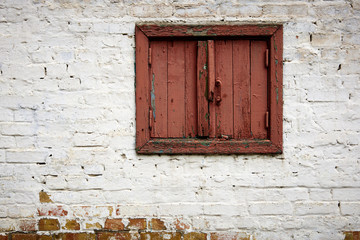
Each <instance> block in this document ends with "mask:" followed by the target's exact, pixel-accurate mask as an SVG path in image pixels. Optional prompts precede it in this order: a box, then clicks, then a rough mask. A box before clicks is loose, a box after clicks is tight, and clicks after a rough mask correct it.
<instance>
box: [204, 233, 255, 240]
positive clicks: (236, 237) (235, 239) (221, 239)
mask: <svg viewBox="0 0 360 240" xmlns="http://www.w3.org/2000/svg"><path fill="white" fill-rule="evenodd" d="M250 239H252V238H251V236H249V235H247V234H246V233H234V232H225V233H221V232H219V233H211V235H210V240H250Z"/></svg>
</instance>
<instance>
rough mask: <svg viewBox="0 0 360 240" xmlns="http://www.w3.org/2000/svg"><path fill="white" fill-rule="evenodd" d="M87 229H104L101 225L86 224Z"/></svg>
mask: <svg viewBox="0 0 360 240" xmlns="http://www.w3.org/2000/svg"><path fill="white" fill-rule="evenodd" d="M85 228H86V229H102V226H101V224H100V223H98V222H96V223H86V224H85Z"/></svg>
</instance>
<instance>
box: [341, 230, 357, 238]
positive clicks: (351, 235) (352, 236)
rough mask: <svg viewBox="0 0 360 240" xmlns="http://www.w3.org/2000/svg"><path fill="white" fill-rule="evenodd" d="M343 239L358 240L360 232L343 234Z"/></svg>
mask: <svg viewBox="0 0 360 240" xmlns="http://www.w3.org/2000/svg"><path fill="white" fill-rule="evenodd" d="M344 234H345V239H344V240H360V232H358V231H356V232H344Z"/></svg>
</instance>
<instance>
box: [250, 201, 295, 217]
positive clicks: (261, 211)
mask: <svg viewBox="0 0 360 240" xmlns="http://www.w3.org/2000/svg"><path fill="white" fill-rule="evenodd" d="M249 212H250V214H253V215H274V214H275V215H291V214H292V212H293V210H292V206H291V204H290V203H289V202H252V203H250V204H249Z"/></svg>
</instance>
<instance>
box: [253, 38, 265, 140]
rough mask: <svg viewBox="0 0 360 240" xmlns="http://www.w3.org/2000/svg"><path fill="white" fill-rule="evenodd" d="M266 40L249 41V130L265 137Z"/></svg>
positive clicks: (257, 136) (254, 134) (260, 137)
mask: <svg viewBox="0 0 360 240" xmlns="http://www.w3.org/2000/svg"><path fill="white" fill-rule="evenodd" d="M266 49H267V43H266V41H255V40H254V41H251V132H252V135H253V137H254V138H258V139H267V138H268V134H267V129H266V127H265V115H266V112H267V111H268V110H267V109H268V102H267V99H268V96H267V95H268V94H267V92H268V89H267V68H266V66H265V52H266Z"/></svg>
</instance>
